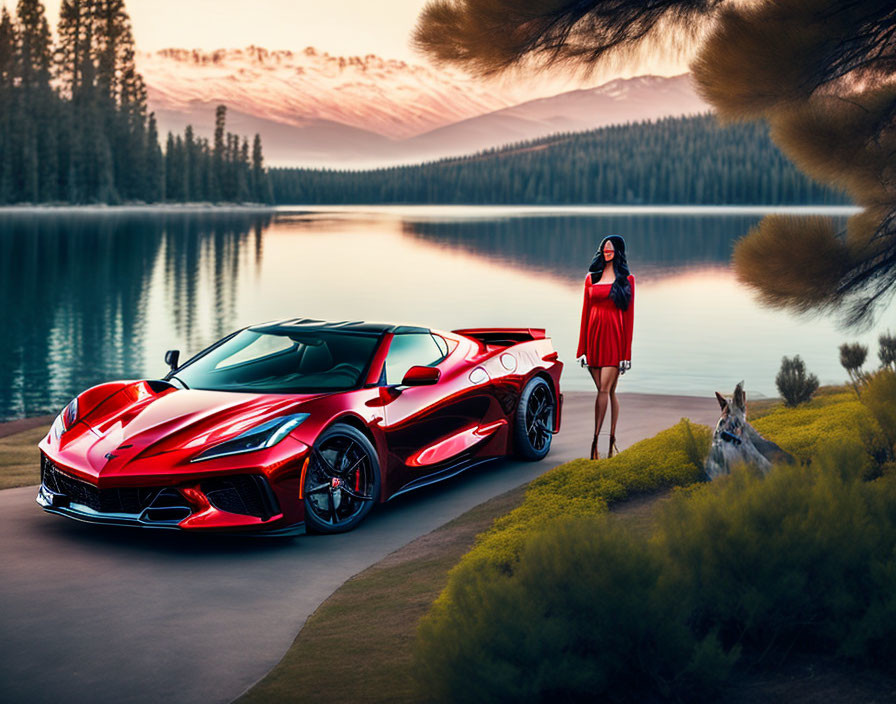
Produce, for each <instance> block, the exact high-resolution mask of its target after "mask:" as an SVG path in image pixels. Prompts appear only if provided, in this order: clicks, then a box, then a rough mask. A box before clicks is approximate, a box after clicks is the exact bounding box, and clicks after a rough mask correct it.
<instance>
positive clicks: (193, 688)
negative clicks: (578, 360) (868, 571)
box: [0, 393, 718, 704]
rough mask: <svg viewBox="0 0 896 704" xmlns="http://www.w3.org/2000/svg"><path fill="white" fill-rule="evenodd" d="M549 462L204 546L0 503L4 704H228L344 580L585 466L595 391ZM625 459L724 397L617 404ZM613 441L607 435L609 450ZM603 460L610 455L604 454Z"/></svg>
mask: <svg viewBox="0 0 896 704" xmlns="http://www.w3.org/2000/svg"><path fill="white" fill-rule="evenodd" d="M565 398H566V402H565V404H564V417H563V431H562V432H561V433H560V434H559V435H557V436H556V437H555V438H554V447H553V449H552V451H551V453H550V455H549V456H548V457H547V458H546V459H545V460H543V461H542V462H539V463H535V464H533V463H523V462H511V461H507V462H501V463H492V464H490V465H485V466H483V467H482V468H479V469H474V470H471V471H470V472H469V473H467V474H465V475H461V476H460V477H457V478H455V479H452V480H449V481H447V482H444V483H442V484H441V485H438V486H436V487H432V488H428V489H422V490H420V491H418V492H412V493H411V494H408V495H406V496H404V497H399V498H397V499H395V500H394V501H392V502H390V503H388V504H386V505H385V506H383V507H378V510H376V511H374V512H373V513H372V514H371V515H370V516H369V517H368V518H367V520H366V521H365V522H364V523H363V524H362V525H361V526H360V528H359V529H358V530H356V531H355V532H353V533H348V534H344V535H336V536H304V537H300V538H295V539H258V538H256V539H252V538H234V537H222V536H194V535H183V534H178V533H168V532H167V531H158V532H156V531H142V530H139V529H115V528H109V527H100V526H92V525H86V524H81V523H77V522H74V521H70V520H66V519H64V518H62V517H60V516H52V515H49V514H45V513H44V512H43V511H41V510H40V509H39V508H38V506H37V504H35V502H34V496H35V488H34V487H27V488H23V489H8V490H6V491H0V559H2V563H0V701H3V702H10V703H11V702H60V701H65V702H72V703H77V702H92V703H104V702H116V703H118V702H121V703H124V702H159V701H165V702H166V703H168V704H177V703H179V702H196V701H202V702H230V701H232V700H233V699H234V698H235V697H236V696H238V695H239V694H241V693H242V692H243V691H245V690H246V689H247V688H248V687H250V686H251V685H252V684H254V683H255V682H257V681H258V680H259V679H261V678H262V677H263V676H264V675H265V674H267V672H268V671H269V670H270V669H271V668H272V667H273V666H274V665H275V664H276V663H277V662H278V661H279V660H280V658H281V657H282V656H283V654H284V653H285V652H286V650H287V649H288V648H289V646H290V645H291V644H292V641H293V640H294V639H295V636H296V634H297V633H298V632H299V630H300V629H301V627H302V624H303V623H304V622H305V619H306V618H308V616H309V615H310V614H311V613H312V612H313V611H314V610H315V609H316V608H317V606H318V605H319V604H320V603H321V602H322V601H324V599H326V598H327V597H328V596H329V595H330V594H332V593H333V591H335V590H336V589H337V588H338V587H339V585H341V584H342V583H343V582H344V581H345V580H346V579H348V578H349V577H351V576H352V575H354V574H356V573H358V572H360V571H361V570H363V569H364V568H366V567H368V566H369V565H371V564H373V563H375V562H377V561H379V560H380V559H382V558H383V557H385V556H386V555H387V554H389V553H390V552H392V551H394V550H396V549H398V548H399V547H401V546H402V545H405V544H406V543H408V542H410V541H411V540H413V539H414V538H416V537H417V536H420V535H423V534H425V533H428V532H429V531H432V530H433V529H435V528H437V527H438V526H440V525H442V524H444V523H446V522H447V521H449V520H451V519H452V518H454V517H455V516H458V515H460V514H462V513H464V512H465V511H467V510H468V509H470V508H472V507H473V506H475V505H477V504H479V503H481V502H483V501H485V500H486V499H488V498H490V497H492V496H496V495H498V494H501V493H503V492H505V491H508V490H510V489H512V488H514V487H516V486H518V485H519V484H521V483H523V482H527V481H529V480H530V479H532V478H534V477H535V476H537V475H538V474H540V473H542V472H544V471H545V470H547V469H549V468H550V467H553V466H555V465H556V464H558V463H560V462H563V461H566V460H568V459H572V458H575V457H582V456H585V455H587V453H588V450H589V446H590V433H591V432H592V430H593V420H592V417H593V416H592V413H593V399H594V396H593V394H586V393H570V394H567V395H566V397H565ZM620 402H621V406H622V413H623V416H622V420H621V421H620V432H619V438H618V441H617V442H618V444H619V446H620V447H621V448H624V447H627V446H628V445H630V444H631V443H633V442H635V441H637V440H640V439H642V438H644V437H649V436H651V435H653V434H655V433H656V432H657V431H659V430H661V429H662V428H665V427H668V426H670V425H672V424H674V423H676V422H677V421H678V419H679V418H681V417H682V416H687V417H689V418H691V419H692V420H694V421H696V422H700V423H706V424H713V423H715V421H716V419H717V417H718V405H717V403H716V401H715V399H713V398H705V399H704V398H693V397H670V396H651V395H643V394H620ZM605 443H606V438H602V445H604V444H605ZM604 449H605V448H604Z"/></svg>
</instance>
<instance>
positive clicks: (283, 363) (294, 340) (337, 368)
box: [175, 329, 379, 393]
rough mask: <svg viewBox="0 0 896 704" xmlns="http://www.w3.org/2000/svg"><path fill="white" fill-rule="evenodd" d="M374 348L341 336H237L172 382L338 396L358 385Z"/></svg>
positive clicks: (368, 337)
mask: <svg viewBox="0 0 896 704" xmlns="http://www.w3.org/2000/svg"><path fill="white" fill-rule="evenodd" d="M378 342H379V337H378V336H377V335H372V334H365V333H355V332H346V331H335V332H334V331H326V330H324V331H302V332H294V331H293V332H290V331H286V330H270V329H268V330H242V331H241V332H239V333H237V334H236V335H234V336H233V337H231V338H230V339H228V340H226V341H225V342H223V343H222V344H220V345H218V346H217V347H215V348H214V349H211V350H209V351H208V352H207V353H205V354H203V355H202V356H201V357H200V358H199V359H197V360H195V361H194V362H192V363H190V364H188V365H187V366H185V367H183V368H181V369H179V370H178V371H177V374H176V377H175V378H177V379H178V380H179V381H181V382H183V383H184V385H186V386H187V387H188V388H191V389H203V390H207V391H250V392H255V393H312V392H318V391H343V390H346V389H351V388H353V387H355V386H357V385H358V384H359V383H360V381H361V375H362V374H363V373H364V371H365V370H366V369H367V367H368V364H369V363H370V358H371V357H372V356H373V352H374V350H375V349H376V346H377V343H378Z"/></svg>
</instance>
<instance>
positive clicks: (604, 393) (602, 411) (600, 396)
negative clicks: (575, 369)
mask: <svg viewBox="0 0 896 704" xmlns="http://www.w3.org/2000/svg"><path fill="white" fill-rule="evenodd" d="M607 369H610V367H588V371H589V372H591V378H592V379H594V385H595V386H596V387H597V398H596V399H595V401H594V437H597V436H598V435H599V434H600V429H601V426H603V424H604V416H605V415H606V414H607V405H608V404H609V401H610V391H609V386H608V385H607V384H606V383H604V372H605V371H606V370H607Z"/></svg>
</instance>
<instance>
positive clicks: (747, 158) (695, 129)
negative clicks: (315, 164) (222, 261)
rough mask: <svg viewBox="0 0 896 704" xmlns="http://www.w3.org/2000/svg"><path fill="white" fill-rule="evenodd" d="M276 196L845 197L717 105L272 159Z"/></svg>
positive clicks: (521, 199)
mask: <svg viewBox="0 0 896 704" xmlns="http://www.w3.org/2000/svg"><path fill="white" fill-rule="evenodd" d="M270 177H271V181H272V184H273V191H274V200H275V202H277V203H307V204H351V203H363V204H372V203H420V204H425V203H464V204H537V205H555V204H556V205H565V204H586V203H594V204H620V205H632V204H650V205H659V204H694V205H729V204H730V205H749V204H761V205H807V204H813V205H818V204H843V203H848V202H849V199H848V198H847V197H846V196H845V195H844V194H843V193H841V192H839V191H836V190H834V189H831V188H829V187H826V186H822V185H820V184H818V183H816V182H815V181H813V180H811V179H810V178H808V177H807V176H805V175H804V174H803V173H801V172H800V171H799V170H797V168H796V167H795V166H794V165H793V163H792V162H791V161H790V160H789V159H787V157H785V156H784V155H783V154H782V153H781V152H780V150H779V149H778V148H777V147H776V146H775V144H774V143H773V142H772V140H771V139H770V137H769V134H768V127H767V126H766V125H765V123H762V122H757V123H746V124H743V123H741V124H733V125H730V126H721V125H719V123H718V122H717V120H716V118H715V117H714V116H712V115H708V114H707V115H700V116H696V117H676V118H664V119H661V120H658V121H645V122H639V123H634V124H626V125H618V126H611V127H602V128H599V129H595V130H591V131H588V132H577V133H570V134H558V135H553V136H551V137H546V138H542V139H537V140H533V141H529V142H523V143H520V144H513V145H509V146H506V147H502V148H499V149H494V150H489V151H486V152H481V153H479V154H475V155H472V156H466V157H463V158H452V159H443V160H441V161H434V162H431V163H426V164H420V165H415V166H395V167H391V168H380V169H374V170H368V171H351V170H342V171H337V170H316V169H315V170H312V169H271V171H270Z"/></svg>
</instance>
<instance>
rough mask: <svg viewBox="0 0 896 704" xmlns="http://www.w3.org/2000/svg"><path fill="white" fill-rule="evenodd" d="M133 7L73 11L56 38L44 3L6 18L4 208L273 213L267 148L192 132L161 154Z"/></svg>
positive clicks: (218, 132) (172, 139)
mask: <svg viewBox="0 0 896 704" xmlns="http://www.w3.org/2000/svg"><path fill="white" fill-rule="evenodd" d="M134 54H135V46H134V39H133V35H132V31H131V23H130V19H129V17H128V14H127V11H126V10H125V6H124V0H72V1H71V2H68V1H67V2H63V3H62V6H61V8H60V15H59V24H58V26H57V31H56V38H55V41H54V38H53V36H52V34H51V32H50V28H49V24H48V22H47V18H46V13H45V10H44V6H43V4H42V2H41V1H40V0H19V2H18V3H17V5H16V10H15V15H14V16H13V15H12V14H10V13H9V12H8V10H7V9H6V7H3V8H2V10H0V204H16V203H77V204H80V203H122V202H139V201H142V202H147V203H157V202H161V201H214V202H219V201H228V202H247V201H253V202H270V201H271V200H272V198H273V196H272V194H271V190H270V183H269V181H268V178H267V172H266V170H265V168H264V159H263V155H262V147H261V139H260V137H259V136H258V135H255V140H254V144H253V145H252V147H251V150H250V145H249V141H248V139H247V138H246V137H240V136H239V135H236V134H231V133H228V132H226V130H225V118H226V108H225V107H224V106H223V105H221V106H219V107H218V108H217V111H216V115H215V117H216V120H215V133H214V137H213V141H212V142H211V143H210V142H209V140H208V139H205V138H197V137H196V136H195V135H194V134H193V130H192V129H191V128H190V127H188V128H187V129H186V131H185V133H184V135H183V136H182V137H181V136H180V135H178V136H174V135H172V134H169V135H168V139H167V144H166V149H165V150H164V151H163V150H162V147H161V144H160V142H159V134H158V126H157V124H156V119H155V116H154V115H153V114H151V113H150V114H147V108H146V87H145V85H144V82H143V78H142V77H141V76H140V74H139V73H138V72H137V69H136V66H135V63H134Z"/></svg>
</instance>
